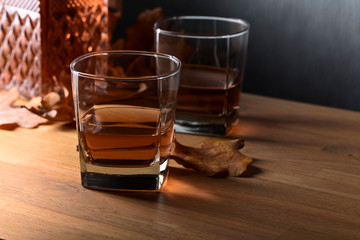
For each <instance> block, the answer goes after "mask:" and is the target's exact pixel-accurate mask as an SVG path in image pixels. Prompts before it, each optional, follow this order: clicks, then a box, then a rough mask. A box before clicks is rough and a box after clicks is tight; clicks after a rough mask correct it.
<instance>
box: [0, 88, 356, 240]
mask: <svg viewBox="0 0 360 240" xmlns="http://www.w3.org/2000/svg"><path fill="white" fill-rule="evenodd" d="M241 110H242V112H241V120H240V122H239V124H238V125H237V126H236V127H235V128H234V129H233V131H232V132H231V136H233V137H235V136H239V137H244V138H245V139H246V142H245V148H244V149H243V150H242V152H244V153H245V154H247V155H249V156H250V157H252V158H254V162H253V164H252V166H253V167H252V168H251V169H250V170H249V172H247V173H246V174H245V175H244V176H243V177H238V178H225V179H216V178H209V177H205V176H202V175H200V174H198V173H196V172H194V171H192V170H188V169H185V168H183V167H182V166H179V165H177V164H176V163H175V162H172V163H171V168H170V177H169V179H168V182H167V185H166V186H165V188H164V190H163V192H162V193H134V192H132V193H131V192H106V191H94V190H87V189H84V188H83V187H82V186H81V185H80V173H79V161H78V153H77V152H76V144H77V135H76V131H75V129H74V128H71V127H68V126H66V125H59V124H55V125H47V126H40V127H39V128H37V129H20V128H18V129H16V130H11V131H9V130H0V239H6V240H10V239H16V240H21V239H36V240H39V239H67V240H68V239H76V240H79V239H277V240H278V239H327V240H329V239H352V240H353V239H360V113H359V112H351V111H345V110H339V109H333V108H327V107H320V106H314V105H309V104H303V103H295V102H290V101H284V100H279V99H273V98H267V97H261V96H256V95H250V94H244V96H243V97H242V101H241ZM179 138H180V139H183V140H184V139H185V140H186V141H198V140H199V137H194V136H191V135H181V136H179Z"/></svg>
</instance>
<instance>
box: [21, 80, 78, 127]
mask: <svg viewBox="0 0 360 240" xmlns="http://www.w3.org/2000/svg"><path fill="white" fill-rule="evenodd" d="M68 96H69V92H68V90H67V89H66V88H65V87H59V88H58V89H57V91H56V92H49V93H48V94H46V95H45V96H44V97H43V98H41V97H37V98H34V99H32V100H31V101H29V102H28V103H27V104H24V107H25V108H27V110H29V111H30V112H32V113H35V114H37V115H39V116H41V117H43V118H46V119H49V120H51V121H72V120H73V119H74V116H73V115H74V109H73V107H72V102H69V101H72V99H70V98H69V97H68Z"/></svg>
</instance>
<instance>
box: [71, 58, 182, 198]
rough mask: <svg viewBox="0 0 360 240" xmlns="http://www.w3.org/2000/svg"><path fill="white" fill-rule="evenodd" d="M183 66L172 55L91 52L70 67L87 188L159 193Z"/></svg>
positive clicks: (83, 174) (82, 166) (164, 175)
mask: <svg viewBox="0 0 360 240" xmlns="http://www.w3.org/2000/svg"><path fill="white" fill-rule="evenodd" d="M180 66H181V63H180V61H179V60H178V59H177V58H175V57H173V56H170V55H166V54H156V53H151V52H140V51H105V52H95V53H89V54H86V55H83V56H81V57H79V58H77V59H75V60H74V61H73V62H72V63H71V65H70V68H71V77H72V87H73V97H74V104H75V115H76V123H77V130H78V138H79V145H78V146H79V153H80V163H81V179H82V185H83V186H84V187H86V188H97V189H111V190H155V191H156V190H160V188H161V187H162V185H163V184H164V182H165V179H166V176H167V172H168V168H167V166H168V160H169V156H170V151H171V143H172V139H173V134H174V117H175V107H176V97H177V91H178V84H179V72H180Z"/></svg>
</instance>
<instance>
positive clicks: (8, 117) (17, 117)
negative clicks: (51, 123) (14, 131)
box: [0, 88, 47, 128]
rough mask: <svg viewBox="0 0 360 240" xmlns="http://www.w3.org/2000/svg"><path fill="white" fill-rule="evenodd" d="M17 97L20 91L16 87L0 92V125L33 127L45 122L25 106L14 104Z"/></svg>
mask: <svg viewBox="0 0 360 240" xmlns="http://www.w3.org/2000/svg"><path fill="white" fill-rule="evenodd" d="M19 98H20V93H19V91H18V90H17V89H16V88H11V89H10V90H2V91H1V92H0V126H4V125H18V126H20V127H23V128H34V127H37V126H38V125H40V124H43V123H46V122H47V120H46V119H44V118H42V117H40V116H37V115H35V114H33V113H31V112H29V111H28V110H27V109H25V108H22V107H19V106H14V103H15V101H17V100H18V99H19Z"/></svg>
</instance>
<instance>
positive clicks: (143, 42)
mask: <svg viewBox="0 0 360 240" xmlns="http://www.w3.org/2000/svg"><path fill="white" fill-rule="evenodd" d="M164 16H165V14H164V11H163V9H162V8H160V7H158V8H154V9H146V10H144V11H142V12H141V13H140V14H139V16H138V19H137V22H136V23H135V24H133V25H131V26H130V27H128V28H127V29H126V39H125V44H124V45H125V46H124V47H125V49H132V50H145V51H150V50H153V46H154V30H153V25H154V23H155V22H156V21H157V20H160V19H161V18H163V17H164Z"/></svg>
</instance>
